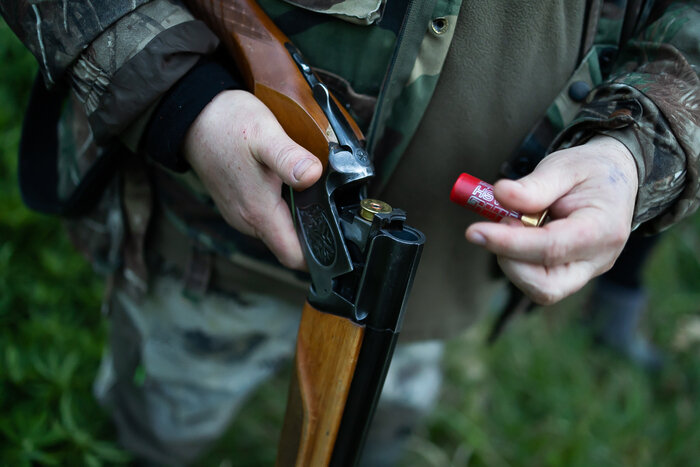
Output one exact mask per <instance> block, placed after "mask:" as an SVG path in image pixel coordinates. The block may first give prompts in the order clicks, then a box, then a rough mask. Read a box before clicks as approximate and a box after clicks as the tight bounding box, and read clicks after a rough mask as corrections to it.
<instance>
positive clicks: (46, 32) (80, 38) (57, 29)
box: [0, 0, 148, 84]
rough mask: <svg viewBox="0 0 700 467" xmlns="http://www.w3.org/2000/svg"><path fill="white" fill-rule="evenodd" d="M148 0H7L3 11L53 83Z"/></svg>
mask: <svg viewBox="0 0 700 467" xmlns="http://www.w3.org/2000/svg"><path fill="white" fill-rule="evenodd" d="M147 1H148V0H87V1H82V2H68V1H62V2H56V1H49V2H46V1H30V0H3V1H2V2H0V13H1V14H2V16H3V17H4V18H5V20H6V21H7V24H8V25H9V26H10V27H11V28H12V30H13V31H14V32H15V34H17V37H19V39H20V40H21V41H22V42H23V43H24V44H25V45H26V46H27V48H28V49H29V50H30V51H31V52H32V54H34V56H35V57H36V59H37V61H38V62H39V65H40V66H41V71H42V73H43V75H44V78H45V79H46V82H47V83H49V84H53V83H54V82H55V81H56V80H58V79H59V78H60V76H62V75H63V72H64V71H65V70H66V68H68V66H69V65H70V64H71V63H73V61H74V60H75V59H76V58H77V57H78V55H80V53H81V52H82V50H83V49H84V48H85V47H87V45H88V44H89V43H90V42H92V41H93V40H94V39H95V38H96V37H97V36H99V35H100V34H101V33H102V32H103V31H104V30H105V29H106V28H108V27H109V26H110V25H112V24H114V22H116V21H117V20H119V18H121V17H122V16H124V15H126V14H128V13H130V12H131V11H133V10H135V9H136V8H137V7H139V6H140V5H142V4H144V3H146V2H147Z"/></svg>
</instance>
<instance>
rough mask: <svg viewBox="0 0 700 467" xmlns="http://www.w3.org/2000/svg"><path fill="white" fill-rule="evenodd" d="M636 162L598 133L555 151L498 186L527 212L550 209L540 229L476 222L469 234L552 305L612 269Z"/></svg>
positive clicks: (627, 222) (501, 197) (625, 233)
mask: <svg viewBox="0 0 700 467" xmlns="http://www.w3.org/2000/svg"><path fill="white" fill-rule="evenodd" d="M637 185H638V182H637V169H636V165H635V162H634V159H633V158H632V154H631V153H630V152H629V150H628V149H627V148H626V147H625V146H624V145H623V144H622V143H620V142H619V141H617V140H615V139H614V138H610V137H607V136H598V137H595V138H593V139H591V140H590V141H589V142H588V143H586V144H584V145H582V146H578V147H574V148H570V149H565V150H562V151H557V152H554V153H552V154H550V155H549V156H548V157H546V158H545V159H544V160H543V161H542V162H541V163H540V164H539V165H538V166H537V168H536V169H535V170H534V171H533V172H532V173H531V174H529V175H527V176H525V177H523V178H521V179H520V180H517V181H512V180H501V181H499V182H498V183H496V185H495V186H494V193H495V196H496V198H497V199H498V201H499V202H500V203H502V204H503V205H504V206H505V207H507V208H509V209H513V210H517V211H520V212H523V213H536V212H539V211H542V210H544V209H546V208H549V214H550V216H551V218H552V219H553V220H552V221H551V222H549V223H547V224H546V225H544V226H543V227H540V228H532V227H524V226H523V225H522V224H521V223H520V222H518V221H512V220H511V221H506V222H501V223H498V224H495V223H485V222H480V223H476V224H473V225H471V226H470V227H469V228H468V229H467V232H466V236H467V239H468V240H469V241H471V242H473V243H475V244H477V245H483V246H484V247H485V248H487V249H488V250H490V251H491V252H493V253H495V254H497V255H498V262H499V264H500V266H501V268H502V269H503V271H504V272H505V274H506V275H507V276H508V277H509V278H510V280H511V281H513V283H514V284H515V285H516V286H518V288H520V289H521V290H522V291H523V292H525V294H526V295H528V296H529V297H530V298H532V299H533V300H534V301H535V302H537V303H540V304H543V305H549V304H552V303H555V302H557V301H559V300H561V299H562V298H564V297H566V296H568V295H570V294H572V293H574V292H576V291H577V290H579V289H580V288H581V287H583V286H584V285H585V284H586V283H587V282H588V281H589V280H590V279H592V278H593V277H595V276H597V275H599V274H602V273H603V272H605V271H607V270H608V269H610V268H611V267H612V265H613V263H614V262H615V260H616V259H617V257H618V256H619V254H620V252H621V251H622V248H623V247H624V245H625V243H626V242H627V238H628V237H629V234H630V228H631V223H632V215H633V211H634V203H635V197H636V195H637Z"/></svg>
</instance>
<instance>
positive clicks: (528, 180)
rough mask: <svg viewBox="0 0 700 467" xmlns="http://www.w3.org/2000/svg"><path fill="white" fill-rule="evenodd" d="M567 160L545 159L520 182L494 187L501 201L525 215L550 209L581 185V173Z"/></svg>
mask: <svg viewBox="0 0 700 467" xmlns="http://www.w3.org/2000/svg"><path fill="white" fill-rule="evenodd" d="M573 164H576V162H572V161H570V160H568V158H566V157H557V156H555V157H553V158H552V159H551V160H548V159H544V160H543V161H542V162H541V163H540V164H539V165H538V166H537V167H536V168H535V170H534V171H533V172H532V173H531V174H529V175H526V176H524V177H523V178H520V179H518V180H499V181H498V182H496V184H495V185H494V195H495V196H496V199H498V202H499V203H501V204H503V205H504V206H505V207H507V208H508V209H513V210H516V211H520V212H523V213H533V212H539V211H542V210H544V209H547V208H548V207H549V206H551V205H552V204H554V202H555V201H557V200H558V199H559V198H561V197H562V196H564V195H565V194H567V193H568V192H569V191H571V189H572V188H573V187H574V186H576V185H577V184H578V182H579V180H578V178H577V175H576V174H577V173H578V172H579V171H578V170H575V168H574V167H573Z"/></svg>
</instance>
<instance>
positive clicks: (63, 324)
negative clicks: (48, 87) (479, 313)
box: [0, 23, 700, 467]
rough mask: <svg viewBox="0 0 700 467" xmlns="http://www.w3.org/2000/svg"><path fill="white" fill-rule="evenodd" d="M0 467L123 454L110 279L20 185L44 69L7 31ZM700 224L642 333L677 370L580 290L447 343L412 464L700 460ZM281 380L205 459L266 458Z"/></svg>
mask: <svg viewBox="0 0 700 467" xmlns="http://www.w3.org/2000/svg"><path fill="white" fill-rule="evenodd" d="M0 61H1V62H0V63H2V67H1V68H0V164H1V166H0V167H1V170H0V177H2V183H0V206H1V207H2V209H0V413H1V414H2V415H1V416H0V465H83V464H87V465H100V464H108V465H109V464H116V463H122V462H124V461H126V459H127V458H126V457H125V454H124V453H123V452H121V451H120V450H118V448H117V444H116V441H115V433H114V431H113V429H112V428H111V425H110V423H109V421H108V418H107V416H106V415H105V414H104V413H103V412H102V411H101V410H100V409H99V408H98V406H97V404H96V403H95V402H94V400H93V398H92V395H91V382H92V379H93V378H94V374H95V372H96V369H97V365H98V362H99V358H100V355H101V349H102V346H103V343H104V340H105V336H106V325H105V323H104V320H103V318H102V316H101V314H100V312H99V308H100V295H101V290H102V284H101V281H100V280H99V279H98V278H96V277H95V275H94V274H93V273H92V272H91V270H90V267H89V265H88V264H87V263H86V262H85V261H84V260H83V259H82V258H81V257H79V256H78V255H77V254H76V253H75V252H74V251H73V249H72V247H71V246H70V243H69V241H68V239H67V238H66V236H65V234H64V232H63V228H62V225H61V221H60V220H59V219H56V218H50V217H46V216H42V215H38V214H35V213H32V212H29V211H27V210H26V209H25V208H24V207H23V206H22V204H21V200H20V197H19V194H18V191H17V186H16V181H15V177H16V153H17V141H18V138H19V131H20V120H21V115H22V109H23V107H24V104H25V101H26V98H27V94H28V90H29V88H30V83H31V79H32V76H33V74H34V72H35V69H36V66H35V64H34V62H33V59H32V58H31V57H30V56H29V55H28V54H27V53H26V52H25V51H24V50H23V49H22V47H21V45H20V44H19V43H18V41H17V40H16V38H14V36H12V34H11V33H10V31H9V29H8V28H7V26H6V25H4V23H2V24H0ZM699 232H700V221H699V219H698V217H697V216H695V218H693V219H691V220H689V221H686V222H684V223H683V224H681V225H680V226H678V227H677V228H675V229H673V230H672V231H671V232H670V233H669V234H668V235H666V237H665V238H664V239H663V241H662V242H661V244H660V245H659V247H658V248H657V249H656V251H655V252H654V255H653V258H652V262H651V263H652V264H651V266H650V268H649V269H648V273H647V283H648V284H649V288H650V293H651V313H650V314H649V316H648V321H647V329H648V333H649V334H650V335H651V336H652V337H653V339H654V340H655V341H656V342H657V343H658V345H659V346H660V347H661V348H662V349H663V350H664V351H665V352H666V354H667V356H668V364H667V365H666V367H665V368H664V370H663V372H661V373H660V374H658V375H653V376H652V375H649V374H646V373H644V372H643V371H640V370H639V369H637V368H635V367H634V366H631V365H629V364H628V363H627V362H625V361H623V360H620V359H618V358H617V357H616V356H615V355H613V354H610V353H608V352H606V351H604V350H602V349H599V348H596V347H595V346H593V345H591V343H590V342H589V340H588V336H587V335H586V334H585V333H584V332H583V330H582V329H581V327H580V326H579V325H578V318H579V313H578V311H577V310H578V308H580V304H581V301H582V296H577V297H572V298H571V299H568V300H566V301H565V302H564V303H563V304H561V305H560V306H557V307H554V308H552V309H549V310H546V311H543V312H540V313H537V314H534V315H532V316H527V317H520V318H518V319H517V320H515V321H514V322H513V323H512V324H511V326H510V327H509V328H508V331H507V333H506V335H505V336H503V338H502V339H501V340H500V341H499V342H498V343H497V344H496V345H494V346H492V347H486V346H485V345H484V340H485V334H486V331H487V328H488V324H489V323H488V321H484V322H482V323H481V324H478V325H477V326H475V327H473V328H472V329H470V330H469V331H468V332H467V333H466V334H465V335H464V336H463V337H462V338H460V339H457V340H455V341H454V342H452V343H450V346H449V352H448V356H447V359H446V362H445V367H446V373H447V384H446V387H445V390H444V394H443V397H442V400H441V404H440V406H439V407H438V409H437V410H436V412H435V413H434V414H433V415H432V416H431V417H430V419H429V420H428V422H427V423H426V426H425V427H424V428H423V429H422V430H421V431H420V432H419V433H417V434H416V437H415V439H414V440H413V442H412V443H411V450H410V452H409V453H408V455H407V458H406V462H405V464H406V465H409V466H447V465H455V466H462V465H474V466H479V465H486V466H501V465H523V466H542V465H555V466H561V465H566V466H569V465H571V466H590V465H595V466H597V467H602V466H608V465H610V466H612V465H630V466H652V465H653V466H656V465H668V466H687V465H695V464H697V455H698V451H700V413H699V412H700V410H699V404H700V403H699V402H698V399H699V398H698V394H699V393H700V365H699V364H698V358H699V357H700V237H699V236H698V233H699ZM285 384H286V383H285V380H284V376H280V377H279V378H277V379H276V380H275V381H273V382H271V383H269V384H267V385H265V386H264V387H263V388H262V390H261V391H260V392H259V394H257V395H256V396H255V398H254V399H253V400H252V401H251V403H249V404H246V407H245V408H244V410H243V412H242V414H241V416H240V417H239V419H238V420H237V421H236V422H235V423H234V425H233V426H232V428H231V430H230V431H229V433H228V434H227V436H226V437H225V438H224V439H223V440H222V441H221V443H219V445H218V446H217V447H216V448H215V450H214V452H213V453H212V454H210V455H209V456H208V457H207V458H206V459H205V460H204V461H203V462H202V465H207V466H208V465H219V464H221V465H237V466H255V465H266V464H269V463H271V462H272V460H273V459H274V450H275V445H276V440H277V437H278V430H279V426H280V421H281V417H282V412H283V407H284V399H285V395H284V391H281V392H280V390H279V388H280V387H284V385H285Z"/></svg>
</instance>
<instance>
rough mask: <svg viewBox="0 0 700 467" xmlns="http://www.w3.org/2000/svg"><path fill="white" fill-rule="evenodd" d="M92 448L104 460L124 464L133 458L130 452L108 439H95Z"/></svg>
mask: <svg viewBox="0 0 700 467" xmlns="http://www.w3.org/2000/svg"><path fill="white" fill-rule="evenodd" d="M90 450H91V451H92V452H93V453H94V454H96V455H97V456H98V457H99V458H100V459H101V460H103V461H108V462H114V463H122V464H124V463H127V462H129V461H130V460H131V455H129V453H127V452H126V451H124V450H122V449H120V448H119V447H118V446H117V445H115V444H113V443H110V442H107V441H93V442H92V444H91V445H90Z"/></svg>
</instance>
